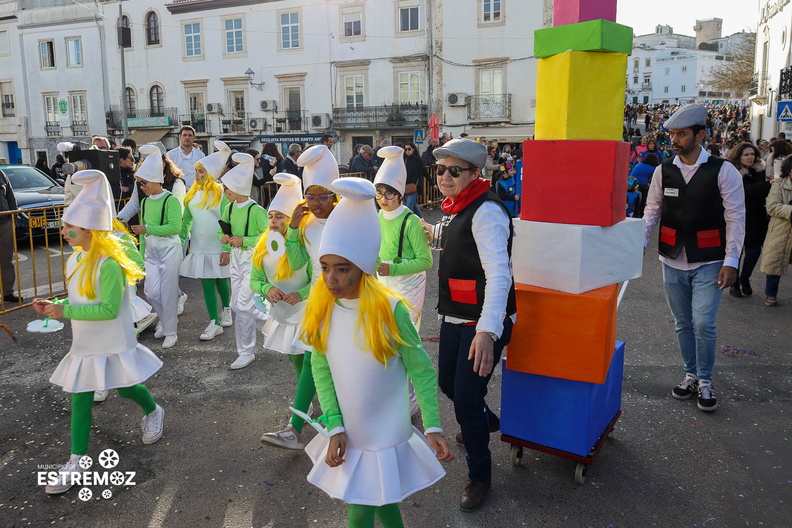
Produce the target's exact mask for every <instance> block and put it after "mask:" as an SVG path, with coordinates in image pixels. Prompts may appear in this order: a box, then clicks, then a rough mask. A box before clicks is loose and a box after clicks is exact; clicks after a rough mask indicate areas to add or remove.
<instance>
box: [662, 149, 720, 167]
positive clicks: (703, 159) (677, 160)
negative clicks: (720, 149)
mask: <svg viewBox="0 0 792 528" xmlns="http://www.w3.org/2000/svg"><path fill="white" fill-rule="evenodd" d="M709 157H710V154H709V152H707V151H706V150H705V149H704V147H702V148H701V152H699V157H698V159H697V160H696V163H694V164H693V165H686V164H684V163H682V158H680V157H679V156H674V161H672V162H671V163H673V164H674V165H676V166H677V167H680V168H681V167H687V168H688V169H692V168H694V167H698V166H699V165H701V164H702V163H707V160H708V159H709Z"/></svg>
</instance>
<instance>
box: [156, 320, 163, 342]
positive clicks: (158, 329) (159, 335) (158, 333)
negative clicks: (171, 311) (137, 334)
mask: <svg viewBox="0 0 792 528" xmlns="http://www.w3.org/2000/svg"><path fill="white" fill-rule="evenodd" d="M154 337H155V338H157V339H162V338H163V337H165V334H164V333H163V330H162V323H157V326H156V328H155V329H154Z"/></svg>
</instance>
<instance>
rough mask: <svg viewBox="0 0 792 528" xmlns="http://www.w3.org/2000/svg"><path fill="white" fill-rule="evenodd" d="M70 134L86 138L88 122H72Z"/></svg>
mask: <svg viewBox="0 0 792 528" xmlns="http://www.w3.org/2000/svg"><path fill="white" fill-rule="evenodd" d="M71 129H72V134H74V135H75V136H77V137H88V136H89V134H88V122H87V121H72V125H71Z"/></svg>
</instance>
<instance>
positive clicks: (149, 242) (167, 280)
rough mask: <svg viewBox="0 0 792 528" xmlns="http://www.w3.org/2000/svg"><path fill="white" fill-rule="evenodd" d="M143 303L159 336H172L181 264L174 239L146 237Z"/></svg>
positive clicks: (176, 314)
mask: <svg viewBox="0 0 792 528" xmlns="http://www.w3.org/2000/svg"><path fill="white" fill-rule="evenodd" d="M144 260H145V263H146V283H145V286H144V287H143V291H144V292H145V294H146V299H147V300H148V302H149V303H151V306H152V307H154V311H155V312H157V315H158V316H159V319H160V323H161V324H162V332H163V334H165V335H166V336H169V335H175V334H176V330H177V324H178V321H179V313H178V310H179V307H178V304H179V266H180V265H181V261H182V248H181V241H180V240H179V237H178V236H172V237H158V236H148V237H146V254H145V257H144Z"/></svg>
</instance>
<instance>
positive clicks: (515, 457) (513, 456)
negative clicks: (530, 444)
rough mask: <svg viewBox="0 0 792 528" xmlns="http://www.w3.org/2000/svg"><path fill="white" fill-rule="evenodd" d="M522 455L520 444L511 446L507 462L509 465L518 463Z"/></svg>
mask: <svg viewBox="0 0 792 528" xmlns="http://www.w3.org/2000/svg"><path fill="white" fill-rule="evenodd" d="M522 457H523V448H522V446H516V445H513V446H511V449H510V450H509V462H510V463H511V465H512V466H518V465H520V461H521V460H522Z"/></svg>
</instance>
